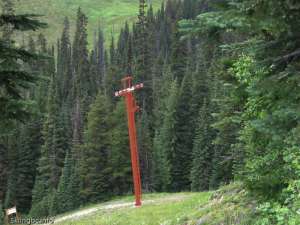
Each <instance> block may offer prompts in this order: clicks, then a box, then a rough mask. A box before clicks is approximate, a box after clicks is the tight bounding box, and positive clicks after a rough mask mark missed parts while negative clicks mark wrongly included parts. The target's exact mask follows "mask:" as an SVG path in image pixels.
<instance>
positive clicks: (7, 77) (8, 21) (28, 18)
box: [0, 1, 45, 121]
mask: <svg viewBox="0 0 300 225" xmlns="http://www.w3.org/2000/svg"><path fill="white" fill-rule="evenodd" d="M6 3H7V4H5V5H4V10H3V13H2V14H1V15H0V29H1V30H2V31H3V34H2V36H1V38H0V61H1V63H0V88H1V89H0V91H1V94H0V106H1V107H0V113H1V115H2V116H1V121H5V120H6V119H9V120H13V119H19V120H22V119H24V117H25V116H27V115H28V112H29V103H28V102H27V101H25V100H24V96H22V93H21V92H22V90H23V89H28V87H29V85H31V84H32V83H33V82H34V80H35V78H34V76H33V75H32V74H30V73H27V72H26V71H24V70H23V69H22V68H21V65H22V64H23V63H26V62H28V61H29V60H30V59H33V58H36V55H34V54H32V53H30V52H28V51H26V50H24V49H21V48H19V47H16V45H15V43H14V41H13V40H12V39H11V35H12V33H13V32H14V31H15V30H20V31H29V30H36V29H39V28H41V27H43V26H45V24H43V23H41V22H39V21H38V20H37V19H36V18H34V17H36V16H35V15H15V14H14V10H13V4H11V2H9V1H8V2H6Z"/></svg>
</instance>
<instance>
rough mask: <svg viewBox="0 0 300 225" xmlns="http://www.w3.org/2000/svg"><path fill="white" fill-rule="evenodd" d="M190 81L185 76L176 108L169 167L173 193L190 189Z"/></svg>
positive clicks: (191, 134)
mask: <svg viewBox="0 0 300 225" xmlns="http://www.w3.org/2000/svg"><path fill="white" fill-rule="evenodd" d="M191 87H192V79H191V75H190V74H187V75H186V76H185V78H184V80H183V81H182V84H181V88H180V92H179V97H178V104H177V108H176V120H177V123H176V126H175V132H176V139H177V140H176V142H175V149H174V152H173V157H174V158H173V160H172V166H171V175H172V188H173V190H175V191H180V190H189V189H190V171H191V164H192V148H193V143H192V140H193V136H194V134H193V132H194V124H193V121H192V120H191V119H190V118H192V102H191V100H192V89H191Z"/></svg>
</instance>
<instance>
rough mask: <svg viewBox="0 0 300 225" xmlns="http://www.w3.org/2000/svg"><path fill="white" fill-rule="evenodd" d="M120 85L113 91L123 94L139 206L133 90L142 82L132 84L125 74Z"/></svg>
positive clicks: (142, 85) (136, 199)
mask: <svg viewBox="0 0 300 225" xmlns="http://www.w3.org/2000/svg"><path fill="white" fill-rule="evenodd" d="M122 85H123V90H120V91H117V92H116V93H115V96H116V97H120V96H124V97H125V101H126V108H127V119H128V131H129V141H130V153H131V166H132V175H133V184H134V194H135V205H136V206H141V205H142V202H141V196H142V186H141V175H140V163H139V155H138V147H137V138H136V127H135V113H136V112H137V111H138V110H139V107H138V106H137V105H136V101H135V98H134V96H133V92H134V91H135V90H138V89H141V88H143V87H144V84H142V83H141V84H137V85H132V77H131V76H127V77H125V78H124V79H122Z"/></svg>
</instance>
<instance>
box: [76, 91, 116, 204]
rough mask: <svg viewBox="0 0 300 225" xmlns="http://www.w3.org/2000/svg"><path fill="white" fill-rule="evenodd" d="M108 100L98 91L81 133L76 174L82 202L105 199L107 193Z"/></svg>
mask: <svg viewBox="0 0 300 225" xmlns="http://www.w3.org/2000/svg"><path fill="white" fill-rule="evenodd" d="M110 110H111V106H110V103H109V101H108V99H107V98H106V97H105V96H104V95H102V94H101V93H100V94H98V96H97V98H96V101H95V102H94V103H93V105H92V106H91V110H90V112H89V113H88V123H87V129H86V132H85V135H86V136H85V144H84V146H83V151H84V154H83V156H82V159H81V165H80V167H81V168H80V177H81V181H82V188H81V195H82V197H83V198H84V200H85V201H86V202H97V201H101V200H105V199H107V198H108V197H109V196H110V194H111V191H112V190H111V184H110V175H111V170H110V169H109V168H108V165H109V161H108V160H109V156H110V138H109V132H110V128H111V126H110V125H111V124H110V121H109V112H110Z"/></svg>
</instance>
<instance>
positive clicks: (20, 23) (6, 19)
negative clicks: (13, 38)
mask: <svg viewBox="0 0 300 225" xmlns="http://www.w3.org/2000/svg"><path fill="white" fill-rule="evenodd" d="M39 16H40V15H34V14H22V15H5V14H3V15H0V27H2V26H4V25H6V24H11V25H12V26H13V29H15V30H20V31H28V30H33V31H36V30H38V29H40V28H46V27H47V24H46V23H43V22H40V21H39V20H37V19H35V18H37V17H39Z"/></svg>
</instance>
